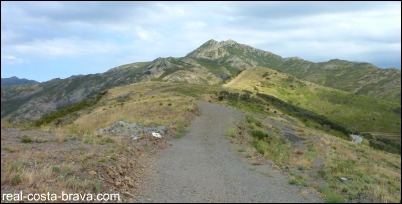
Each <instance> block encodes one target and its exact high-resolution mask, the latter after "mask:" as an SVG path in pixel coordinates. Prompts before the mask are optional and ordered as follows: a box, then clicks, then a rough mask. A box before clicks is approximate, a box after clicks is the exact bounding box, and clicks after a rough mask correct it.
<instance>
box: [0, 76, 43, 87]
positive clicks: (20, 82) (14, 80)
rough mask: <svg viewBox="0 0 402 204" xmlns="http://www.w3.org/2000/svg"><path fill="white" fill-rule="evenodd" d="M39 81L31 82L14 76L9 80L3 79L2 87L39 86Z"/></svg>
mask: <svg viewBox="0 0 402 204" xmlns="http://www.w3.org/2000/svg"><path fill="white" fill-rule="evenodd" d="M38 83H39V82H38V81H35V80H29V79H25V78H21V79H20V78H18V77H16V76H12V77H9V78H1V86H17V85H26V84H38Z"/></svg>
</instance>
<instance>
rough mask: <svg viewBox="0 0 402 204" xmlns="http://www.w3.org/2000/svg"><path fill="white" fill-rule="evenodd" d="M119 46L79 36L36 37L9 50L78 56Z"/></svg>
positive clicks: (24, 52)
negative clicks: (47, 38)
mask: <svg viewBox="0 0 402 204" xmlns="http://www.w3.org/2000/svg"><path fill="white" fill-rule="evenodd" d="M116 47H117V45H114V44H113V43H109V42H103V41H96V40H84V39H80V38H77V37H71V38H56V39H49V40H46V39H36V40H34V41H32V42H28V43H23V44H17V45H11V46H9V47H8V49H9V50H11V51H13V52H16V53H21V54H25V55H34V56H42V57H63V56H78V55H85V54H91V53H105V52H111V51H112V50H114V49H115V48H116Z"/></svg>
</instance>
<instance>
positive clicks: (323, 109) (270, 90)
mask: <svg viewBox="0 0 402 204" xmlns="http://www.w3.org/2000/svg"><path fill="white" fill-rule="evenodd" d="M224 86H226V87H229V88H234V89H238V90H248V91H253V92H259V93H265V94H269V95H273V96H275V97H277V98H279V99H282V100H285V101H287V102H289V103H291V104H293V105H296V106H300V107H302V108H305V109H308V110H311V111H314V112H316V113H318V114H322V115H324V116H326V117H328V118H330V119H332V120H334V121H336V122H338V123H340V124H343V125H345V126H346V127H348V128H349V129H351V130H353V131H364V132H374V131H381V132H394V133H398V132H399V133H400V127H401V118H400V113H398V109H399V108H400V106H399V104H398V103H394V102H390V101H385V100H382V99H378V98H373V97H370V96H365V95H357V94H353V93H350V92H346V91H341V90H337V89H333V88H328V87H324V86H321V85H317V84H314V83H312V82H307V81H303V80H299V79H297V78H296V77H294V76H291V75H287V74H284V73H281V72H278V71H275V70H272V69H268V68H262V67H258V68H251V69H247V70H246V71H244V72H242V73H241V74H240V75H239V76H237V77H236V78H235V79H233V80H232V81H230V82H229V83H227V84H226V85H224Z"/></svg>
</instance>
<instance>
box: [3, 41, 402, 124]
mask: <svg viewBox="0 0 402 204" xmlns="http://www.w3.org/2000/svg"><path fill="white" fill-rule="evenodd" d="M255 66H262V67H267V68H271V69H275V70H279V71H281V72H286V73H289V74H292V75H294V76H296V77H298V78H300V79H304V80H308V81H312V82H315V83H318V84H321V85H325V86H329V87H333V88H338V89H342V90H346V91H350V92H352V93H358V94H367V95H370V96H374V97H379V98H383V99H388V100H392V101H398V102H399V101H400V93H401V85H400V84H401V73H400V71H399V70H396V69H385V70H384V69H380V68H377V67H375V66H374V65H371V64H368V63H356V62H348V61H342V60H331V61H329V62H324V63H313V62H309V61H305V60H302V59H298V58H282V57H280V56H278V55H275V54H273V53H271V52H267V51H263V50H259V49H256V48H253V47H250V46H248V45H243V44H239V43H236V42H235V41H233V40H228V41H222V42H217V41H215V40H209V41H208V42H206V43H204V44H203V45H201V46H200V47H199V48H197V49H196V50H194V51H193V52H191V53H189V54H188V55H186V56H185V57H181V58H173V57H169V58H157V59H155V60H154V61H152V62H139V63H132V64H127V65H122V66H119V67H116V68H113V69H111V70H109V71H107V72H105V73H101V74H90V75H79V76H72V77H69V78H66V79H53V80H50V81H47V82H44V83H41V84H34V85H25V86H17V87H2V89H1V96H2V98H1V106H2V109H1V117H2V118H12V119H24V120H36V119H39V118H40V117H42V116H43V115H47V114H49V113H51V112H53V111H55V110H57V109H60V108H63V107H66V106H69V105H72V104H75V103H77V102H79V101H81V100H83V99H85V98H87V97H89V96H92V95H94V94H96V93H98V92H100V91H102V90H105V89H108V88H111V87H116V86H121V85H126V84H130V83H134V82H139V81H149V80H154V81H170V82H188V83H200V84H220V83H223V82H224V81H227V80H229V79H231V78H232V77H233V76H236V75H238V74H239V73H241V72H242V71H243V70H245V69H247V68H249V67H255Z"/></svg>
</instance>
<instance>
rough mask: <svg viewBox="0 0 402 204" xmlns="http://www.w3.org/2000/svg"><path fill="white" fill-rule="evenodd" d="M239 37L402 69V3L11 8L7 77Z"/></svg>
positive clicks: (51, 73)
mask: <svg viewBox="0 0 402 204" xmlns="http://www.w3.org/2000/svg"><path fill="white" fill-rule="evenodd" d="M210 39H214V40H217V41H222V40H228V39H232V40H235V41H236V42H238V43H241V44H247V45H250V46H252V47H255V48H259V49H262V50H266V51H270V52H273V53H275V54H278V55H280V56H282V57H300V58H303V59H305V60H309V61H313V62H323V61H328V60H330V59H344V60H350V61H357V62H369V63H372V64H374V65H376V66H379V67H381V68H388V67H395V68H397V69H400V68H401V2H4V1H2V2H1V77H2V78H5V77H11V76H17V77H19V78H27V79H34V80H37V81H40V82H42V81H47V80H50V79H53V78H67V77H69V76H72V75H79V74H94V73H102V72H105V71H107V70H109V69H111V68H113V67H116V66H119V65H123V64H128V63H133V62H143V61H152V60H154V59H155V58H158V57H170V56H172V57H183V56H185V55H186V54H187V53H189V52H191V51H192V50H194V49H196V48H197V47H199V46H200V45H202V44H203V43H204V42H206V41H208V40H210Z"/></svg>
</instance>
